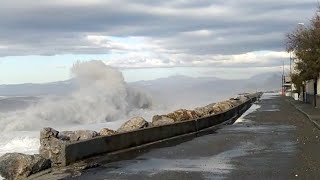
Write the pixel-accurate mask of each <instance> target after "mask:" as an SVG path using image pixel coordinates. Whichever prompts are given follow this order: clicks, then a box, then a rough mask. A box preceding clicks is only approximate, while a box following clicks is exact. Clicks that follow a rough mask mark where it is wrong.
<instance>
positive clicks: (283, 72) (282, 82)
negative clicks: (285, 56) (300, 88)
mask: <svg viewBox="0 0 320 180" xmlns="http://www.w3.org/2000/svg"><path fill="white" fill-rule="evenodd" d="M284 79H285V78H284V60H283V62H282V95H284Z"/></svg>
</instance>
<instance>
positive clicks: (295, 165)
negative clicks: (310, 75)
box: [73, 95, 320, 180]
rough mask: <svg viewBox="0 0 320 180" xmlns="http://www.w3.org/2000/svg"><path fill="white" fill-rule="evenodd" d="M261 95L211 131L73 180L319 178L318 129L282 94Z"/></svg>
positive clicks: (319, 152)
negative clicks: (244, 110) (232, 120)
mask: <svg viewBox="0 0 320 180" xmlns="http://www.w3.org/2000/svg"><path fill="white" fill-rule="evenodd" d="M264 97H265V98H264V99H263V100H262V101H261V102H260V103H258V104H256V105H253V106H252V107H251V108H250V110H249V111H248V112H250V111H253V112H251V113H249V114H248V115H245V117H244V118H243V117H242V118H240V119H238V120H237V121H236V123H235V124H233V125H230V126H225V127H223V128H221V129H219V130H217V131H216V132H215V133H213V134H209V135H205V136H201V137H198V138H195V139H193V140H191V141H188V142H184V143H181V144H178V145H175V146H171V147H165V148H160V149H153V150H150V151H149V152H147V153H145V154H143V155H140V156H138V157H136V158H134V159H132V160H126V161H119V162H113V163H109V164H106V165H103V166H100V167H98V168H94V169H89V170H87V171H85V172H83V173H82V174H81V176H77V177H74V178H73V179H137V180H141V179H255V180H256V179H320V131H319V130H318V129H317V128H315V127H314V126H313V124H311V123H310V122H309V120H308V119H307V118H306V117H305V116H304V115H302V114H301V113H300V112H298V111H297V110H296V109H295V108H294V107H293V106H292V105H291V104H290V103H288V102H287V101H286V100H285V99H284V98H281V97H274V98H271V99H270V97H269V96H266V95H264Z"/></svg>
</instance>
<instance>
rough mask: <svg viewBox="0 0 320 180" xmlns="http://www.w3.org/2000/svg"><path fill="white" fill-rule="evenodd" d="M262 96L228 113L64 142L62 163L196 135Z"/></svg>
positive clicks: (65, 164)
mask: <svg viewBox="0 0 320 180" xmlns="http://www.w3.org/2000/svg"><path fill="white" fill-rule="evenodd" d="M259 96H261V94H260V93H256V94H254V95H252V96H251V98H250V99H248V100H247V101H246V102H244V103H242V104H240V105H238V106H236V107H233V108H232V109H229V110H227V111H225V112H222V113H218V114H215V115H211V116H208V117H203V118H198V119H193V120H189V121H183V122H179V123H174V124H168V125H163V126H156V127H149V128H144V129H139V130H135V131H131V132H125V133H119V134H115V135H111V136H99V137H96V138H92V139H88V140H83V141H78V142H72V143H66V144H63V145H62V147H61V160H62V163H61V164H60V166H67V165H70V164H72V163H74V162H77V161H80V160H84V159H86V158H89V157H93V156H97V155H102V154H105V153H111V152H115V151H119V150H125V149H129V148H134V147H138V146H143V145H147V144H148V143H153V142H157V141H165V140H166V139H170V138H173V137H177V136H181V135H185V134H190V133H193V134H194V135H195V136H196V135H197V133H198V132H200V131H205V130H206V129H210V128H211V127H213V126H215V125H218V124H221V123H224V122H226V121H230V120H235V119H236V118H237V117H240V116H241V115H242V114H243V113H244V112H245V111H246V110H248V109H249V108H250V107H251V105H252V103H253V102H254V101H256V100H257V98H258V97H259Z"/></svg>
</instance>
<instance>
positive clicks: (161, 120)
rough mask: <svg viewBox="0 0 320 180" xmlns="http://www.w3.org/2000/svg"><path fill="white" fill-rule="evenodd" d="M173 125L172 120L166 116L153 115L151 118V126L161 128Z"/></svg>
mask: <svg viewBox="0 0 320 180" xmlns="http://www.w3.org/2000/svg"><path fill="white" fill-rule="evenodd" d="M172 123H174V120H173V119H171V118H169V117H168V116H166V115H161V116H159V115H155V116H153V117H152V125H153V126H162V125H166V124H172Z"/></svg>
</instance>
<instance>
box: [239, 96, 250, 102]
mask: <svg viewBox="0 0 320 180" xmlns="http://www.w3.org/2000/svg"><path fill="white" fill-rule="evenodd" d="M237 99H238V100H239V101H240V102H241V103H244V102H246V101H247V100H248V98H247V97H246V96H239V97H237Z"/></svg>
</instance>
